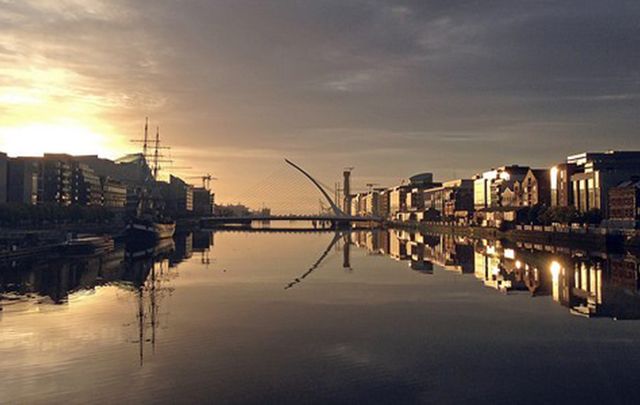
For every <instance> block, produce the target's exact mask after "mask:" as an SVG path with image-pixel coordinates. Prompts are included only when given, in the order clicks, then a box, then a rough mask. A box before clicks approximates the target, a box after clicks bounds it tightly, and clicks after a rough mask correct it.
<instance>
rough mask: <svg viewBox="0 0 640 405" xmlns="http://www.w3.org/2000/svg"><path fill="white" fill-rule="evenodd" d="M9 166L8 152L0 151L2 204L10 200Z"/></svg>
mask: <svg viewBox="0 0 640 405" xmlns="http://www.w3.org/2000/svg"><path fill="white" fill-rule="evenodd" d="M8 166H9V158H8V157H7V154H6V153H3V152H0V204H2V203H6V202H7V201H8V191H9V190H8V184H7V180H8Z"/></svg>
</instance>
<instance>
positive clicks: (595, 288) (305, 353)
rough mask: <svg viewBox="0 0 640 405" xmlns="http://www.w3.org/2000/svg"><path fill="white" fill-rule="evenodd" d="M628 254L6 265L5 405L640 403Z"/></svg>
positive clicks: (438, 240)
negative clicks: (72, 404) (74, 404)
mask: <svg viewBox="0 0 640 405" xmlns="http://www.w3.org/2000/svg"><path fill="white" fill-rule="evenodd" d="M638 263H639V261H638V259H636V257H635V256H633V255H631V254H628V253H625V252H618V253H615V254H613V253H606V252H583V251H569V250H562V249H555V248H552V247H547V246H501V245H499V244H492V243H488V242H482V241H479V242H471V241H466V240H456V239H453V238H450V237H443V236H428V235H420V234H409V233H406V232H396V231H390V232H377V233H366V232H363V233H354V234H351V235H335V234H333V233H309V234H280V233H240V232H238V233H233V232H223V233H216V234H214V235H211V234H208V233H196V234H189V235H180V236H179V237H177V238H176V241H175V244H165V246H160V247H158V248H157V249H155V251H153V252H151V251H149V252H133V251H127V250H126V249H119V250H116V251H115V252H113V253H112V254H109V255H107V256H103V257H98V258H90V259H86V258H85V259H82V258H78V259H64V260H62V259H55V260H54V259H49V260H44V259H43V260H40V261H35V262H33V263H15V264H13V265H12V266H9V267H4V268H2V269H1V270H0V293H1V294H2V296H1V300H0V303H1V304H0V305H1V306H2V311H0V369H1V370H2V377H1V378H0V403H20V404H23V403H65V402H66V403H68V402H71V403H87V402H101V403H150V402H153V403H175V402H208V403H302V402H315V403H329V402H330V403H356V402H368V403H456V404H457V403H477V402H483V403H562V402H571V403H574V402H575V403H602V402H605V401H606V402H608V403H637V402H638V396H639V395H640V394H638V387H640V320H636V319H640V294H639V292H638V271H639V267H638Z"/></svg>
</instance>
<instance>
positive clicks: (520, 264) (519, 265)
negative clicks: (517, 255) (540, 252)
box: [516, 260, 522, 270]
mask: <svg viewBox="0 0 640 405" xmlns="http://www.w3.org/2000/svg"><path fill="white" fill-rule="evenodd" d="M521 268H522V262H521V261H520V260H516V269H518V270H519V269H521Z"/></svg>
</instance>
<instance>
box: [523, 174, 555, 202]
mask: <svg viewBox="0 0 640 405" xmlns="http://www.w3.org/2000/svg"><path fill="white" fill-rule="evenodd" d="M518 186H519V187H518V188H519V190H518V193H517V204H516V206H519V207H532V206H534V205H539V204H540V205H547V206H548V205H550V204H551V182H550V174H549V170H547V169H529V171H528V172H527V174H526V176H525V177H524V179H522V181H521V182H519V183H518Z"/></svg>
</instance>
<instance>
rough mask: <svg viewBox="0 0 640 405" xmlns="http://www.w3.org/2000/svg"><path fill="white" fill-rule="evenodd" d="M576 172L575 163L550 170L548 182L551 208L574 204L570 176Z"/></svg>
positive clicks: (562, 164) (563, 164) (560, 165)
mask: <svg viewBox="0 0 640 405" xmlns="http://www.w3.org/2000/svg"><path fill="white" fill-rule="evenodd" d="M578 171H579V170H578V166H577V165H576V164H575V163H561V164H559V165H556V166H554V167H552V168H551V170H550V172H549V177H550V179H549V182H550V188H551V206H552V207H569V206H572V205H573V204H574V200H573V198H574V197H573V187H572V185H571V176H573V175H574V174H576V173H578Z"/></svg>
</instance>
